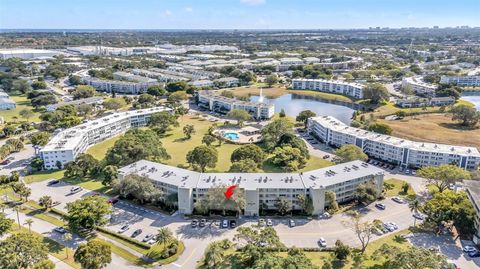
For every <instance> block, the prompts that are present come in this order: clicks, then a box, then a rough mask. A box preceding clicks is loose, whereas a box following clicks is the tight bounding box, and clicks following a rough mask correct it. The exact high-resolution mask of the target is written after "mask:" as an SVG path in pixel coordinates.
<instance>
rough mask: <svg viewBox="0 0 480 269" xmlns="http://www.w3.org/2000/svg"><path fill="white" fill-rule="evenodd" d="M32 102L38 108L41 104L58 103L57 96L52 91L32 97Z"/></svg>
mask: <svg viewBox="0 0 480 269" xmlns="http://www.w3.org/2000/svg"><path fill="white" fill-rule="evenodd" d="M30 103H31V104H32V106H33V107H35V108H38V107H41V106H46V105H51V104H56V103H57V98H56V97H55V95H53V94H52V93H45V94H42V95H39V96H38V97H35V98H32V99H30Z"/></svg>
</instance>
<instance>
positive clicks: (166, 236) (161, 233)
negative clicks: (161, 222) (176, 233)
mask: <svg viewBox="0 0 480 269" xmlns="http://www.w3.org/2000/svg"><path fill="white" fill-rule="evenodd" d="M173 239H174V238H173V233H172V231H170V229H168V228H167V227H162V228H160V229H158V232H157V237H156V238H155V240H156V241H157V243H160V244H162V245H163V248H164V249H165V248H166V246H167V244H168V243H170V242H171V241H172V240H173Z"/></svg>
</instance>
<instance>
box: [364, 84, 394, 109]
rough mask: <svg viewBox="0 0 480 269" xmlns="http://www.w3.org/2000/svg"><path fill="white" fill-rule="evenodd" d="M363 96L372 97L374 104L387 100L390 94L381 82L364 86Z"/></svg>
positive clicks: (371, 100)
mask: <svg viewBox="0 0 480 269" xmlns="http://www.w3.org/2000/svg"><path fill="white" fill-rule="evenodd" d="M363 96H364V98H366V99H370V102H371V103H372V104H378V103H380V102H382V101H384V100H386V99H387V98H388V97H389V96H390V94H389V93H388V91H387V88H385V86H384V85H382V84H380V83H370V84H367V86H365V87H364V88H363Z"/></svg>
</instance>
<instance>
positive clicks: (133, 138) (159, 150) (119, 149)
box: [105, 129, 170, 166]
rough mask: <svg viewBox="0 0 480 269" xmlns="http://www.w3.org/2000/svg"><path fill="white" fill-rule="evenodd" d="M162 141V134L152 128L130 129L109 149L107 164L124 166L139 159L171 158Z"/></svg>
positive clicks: (159, 159)
mask: <svg viewBox="0 0 480 269" xmlns="http://www.w3.org/2000/svg"><path fill="white" fill-rule="evenodd" d="M169 158H170V155H168V153H167V151H166V150H165V148H164V147H163V145H162V143H161V138H160V136H159V135H158V134H157V133H156V132H155V131H152V130H142V129H131V130H128V131H127V132H126V133H125V134H124V135H123V136H122V137H121V138H120V139H119V140H117V141H116V142H115V144H114V145H113V147H112V148H111V149H109V150H108V152H107V155H106V156H105V160H106V161H107V164H111V165H116V166H124V165H127V164H131V163H134V162H136V161H139V160H143V159H145V160H151V161H161V160H165V159H169Z"/></svg>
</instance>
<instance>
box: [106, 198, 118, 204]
mask: <svg viewBox="0 0 480 269" xmlns="http://www.w3.org/2000/svg"><path fill="white" fill-rule="evenodd" d="M108 203H109V204H112V205H114V204H116V203H118V199H117V198H112V199H109V200H108Z"/></svg>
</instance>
